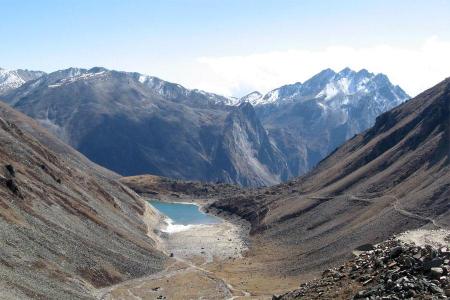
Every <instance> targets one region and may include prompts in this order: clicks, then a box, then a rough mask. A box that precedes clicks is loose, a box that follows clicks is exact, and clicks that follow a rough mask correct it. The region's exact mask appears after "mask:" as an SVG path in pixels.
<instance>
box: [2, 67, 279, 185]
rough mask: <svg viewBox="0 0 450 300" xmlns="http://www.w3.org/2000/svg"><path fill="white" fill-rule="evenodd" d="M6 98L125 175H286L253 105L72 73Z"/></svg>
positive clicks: (274, 178)
mask: <svg viewBox="0 0 450 300" xmlns="http://www.w3.org/2000/svg"><path fill="white" fill-rule="evenodd" d="M4 98H5V99H6V101H7V102H8V103H10V104H11V105H13V106H14V108H16V109H18V110H20V111H22V112H24V113H25V114H27V115H29V116H31V117H33V118H34V119H36V120H37V121H38V122H39V123H40V124H42V125H43V126H45V127H46V128H48V129H49V130H51V131H52V132H53V133H55V134H56V135H57V136H58V137H60V138H61V139H62V140H63V141H65V142H67V143H68V144H70V145H71V146H73V147H74V148H76V149H78V150H79V151H80V152H82V153H83V154H85V155H86V156H87V157H88V158H90V159H91V160H93V161H94V162H96V163H98V164H100V165H102V166H105V167H107V168H109V169H111V170H113V171H116V172H118V173H120V174H122V175H136V174H145V173H147V174H148V173H149V174H154V175H162V176H167V177H171V178H181V179H194V180H203V181H214V182H215V181H221V182H233V183H238V184H241V185H253V186H260V185H269V184H273V183H278V182H280V181H281V180H285V179H287V177H288V172H287V170H286V164H285V163H283V158H282V157H280V154H279V151H278V150H277V149H276V147H275V146H274V145H273V144H272V143H271V141H269V139H268V137H267V133H266V132H265V130H264V129H263V128H262V126H261V124H260V123H259V121H258V120H257V119H256V117H255V114H254V112H253V109H252V108H251V107H247V106H246V105H239V106H229V105H227V104H230V103H231V102H232V101H233V99H228V98H225V97H222V96H218V95H215V94H211V93H206V92H203V91H198V90H188V89H185V88H183V87H182V86H180V85H177V84H173V83H169V82H165V81H162V80H160V79H158V78H155V77H149V76H144V75H142V74H138V73H126V72H118V71H110V70H106V69H103V68H93V69H90V70H84V69H74V68H72V69H67V70H61V71H57V72H54V73H50V74H47V75H45V76H42V77H41V78H39V79H37V80H35V81H31V82H28V83H26V84H24V85H23V86H21V87H20V88H18V89H15V90H13V91H10V92H8V93H6V94H4ZM230 101H231V102H230ZM236 150H239V151H240V152H239V153H240V154H242V157H239V156H237V155H236Z"/></svg>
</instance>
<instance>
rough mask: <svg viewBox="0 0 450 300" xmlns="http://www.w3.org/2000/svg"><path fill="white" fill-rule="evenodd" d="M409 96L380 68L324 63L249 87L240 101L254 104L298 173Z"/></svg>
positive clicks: (270, 135)
mask: <svg viewBox="0 0 450 300" xmlns="http://www.w3.org/2000/svg"><path fill="white" fill-rule="evenodd" d="M408 98H409V96H408V95H407V94H406V93H405V92H404V91H403V90H402V89H401V88H400V87H399V86H394V85H393V84H391V82H390V81H389V79H388V77H387V76H386V75H383V74H373V73H370V72H368V71H367V70H364V69H363V70H360V71H358V72H355V71H353V70H350V69H349V68H345V69H343V70H342V71H340V72H339V73H336V72H334V71H333V70H331V69H326V70H323V71H322V72H320V73H319V74H317V75H315V76H313V77H312V78H311V79H309V80H307V81H305V82H304V83H300V82H297V83H294V84H290V85H285V86H282V87H280V88H277V89H275V90H273V91H271V92H269V93H267V94H266V95H264V96H263V95H261V94H259V93H257V92H253V93H251V94H249V95H247V96H245V97H243V98H241V100H240V101H241V102H250V103H251V104H252V105H254V106H255V109H256V112H257V115H258V117H259V118H260V119H261V122H262V124H263V125H264V127H265V128H266V129H267V130H268V131H269V137H270V138H271V139H272V140H273V141H274V143H275V144H276V145H277V147H278V148H279V149H280V150H281V151H282V152H283V154H284V155H285V157H286V160H287V162H288V166H289V170H290V173H291V174H294V175H301V174H304V173H305V172H306V171H308V170H309V169H311V168H312V167H313V166H314V165H315V164H316V163H317V162H318V161H320V160H321V159H322V158H324V157H325V156H326V155H327V154H329V153H330V152H331V151H333V150H334V149H335V148H336V147H338V146H339V145H341V144H342V143H343V142H345V141H346V140H348V139H349V138H351V137H352V136H353V135H355V134H357V133H359V132H361V131H363V130H365V129H367V128H369V127H370V126H372V125H373V124H374V122H375V118H376V117H377V116H378V115H380V114H382V113H383V112H385V111H387V110H389V109H391V108H393V107H395V106H397V105H399V104H401V103H402V102H404V101H405V100H407V99H408Z"/></svg>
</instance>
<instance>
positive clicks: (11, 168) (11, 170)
mask: <svg viewBox="0 0 450 300" xmlns="http://www.w3.org/2000/svg"><path fill="white" fill-rule="evenodd" d="M5 168H6V170H7V171H8V173H9V175H11V177H16V170H15V169H14V166H13V165H6V166H5Z"/></svg>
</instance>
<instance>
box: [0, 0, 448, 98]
mask: <svg viewBox="0 0 450 300" xmlns="http://www.w3.org/2000/svg"><path fill="white" fill-rule="evenodd" d="M0 17H1V24H2V25H1V26H0V37H1V39H0V43H1V44H0V45H1V46H0V66H1V67H3V68H9V69H15V68H29V69H39V70H44V71H54V70H57V69H61V68H66V67H70V66H79V67H92V66H105V67H108V68H114V69H120V70H127V71H138V72H142V73H146V74H149V75H155V76H158V77H161V78H163V79H166V80H170V81H175V82H179V83H181V84H184V85H186V86H188V87H191V88H203V89H206V90H210V91H215V92H218V93H223V94H229V95H236V96H240V95H242V94H245V93H246V92H249V91H251V90H253V89H258V90H261V91H262V92H266V91H267V90H269V89H271V88H275V87H277V86H278V85H280V84H283V83H289V82H295V81H304V80H305V79H307V78H308V77H310V76H312V75H313V74H314V73H316V72H318V71H320V70H321V69H322V68H324V67H332V68H334V69H339V68H341V67H343V66H346V65H349V66H350V67H352V68H356V69H357V68H362V67H366V68H367V69H369V70H371V71H373V72H384V73H387V75H388V76H389V77H390V78H391V79H392V80H393V81H394V83H397V84H400V85H401V86H402V87H404V88H405V90H407V92H409V93H410V94H416V93H417V92H419V91H420V90H421V89H423V88H426V87H427V85H432V84H433V83H436V82H434V81H436V80H439V78H440V79H443V78H444V77H448V76H450V66H449V65H448V64H447V62H443V61H442V60H445V59H446V60H447V61H450V59H448V55H445V53H446V52H447V50H449V48H448V47H450V46H449V43H450V0H427V1H412V0H409V1H392V0H391V1H384V0H377V1H343V0H341V1H334V0H330V1H317V0H316V1H282V0H281V1H275V0H273V1H265V0H240V1H236V0H223V1H216V0H172V1H171V0H165V1H143V0H142V1H141V0H128V1H125V0H84V1H83V0H77V1H75V0H66V1H62V0H61V1H58V0H39V1H27V0H0ZM440 55H441V56H442V57H441V56H440ZM411 60H412V61H411ZM440 61H441V62H440ZM399 69H400V70H399ZM447 70H448V74H446V75H444V74H445V72H446V71H447ZM416 71H417V73H425V74H422V76H419V75H420V74H419V75H416V76H415V77H414V76H413V75H412V74H411V73H412V72H416ZM441 77H442V78H441Z"/></svg>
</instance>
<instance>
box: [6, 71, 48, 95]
mask: <svg viewBox="0 0 450 300" xmlns="http://www.w3.org/2000/svg"><path fill="white" fill-rule="evenodd" d="M44 74H45V73H44V72H41V71H29V70H20V69H19V70H5V69H2V68H0V94H1V93H6V92H8V91H10V90H13V89H16V88H18V87H20V86H21V85H23V84H24V83H25V82H27V81H30V80H35V79H37V78H39V77H41V76H43V75H44Z"/></svg>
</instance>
